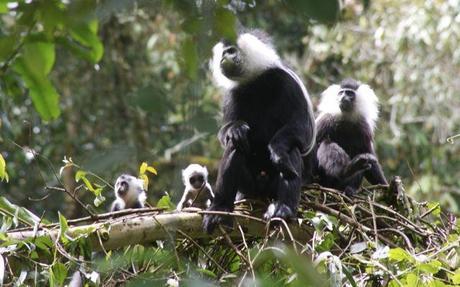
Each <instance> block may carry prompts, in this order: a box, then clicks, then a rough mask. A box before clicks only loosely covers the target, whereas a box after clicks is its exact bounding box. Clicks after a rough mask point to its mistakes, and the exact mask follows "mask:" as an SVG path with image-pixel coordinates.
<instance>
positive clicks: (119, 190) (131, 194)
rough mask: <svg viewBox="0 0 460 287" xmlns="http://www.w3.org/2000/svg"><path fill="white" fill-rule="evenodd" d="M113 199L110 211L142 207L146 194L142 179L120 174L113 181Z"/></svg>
mask: <svg viewBox="0 0 460 287" xmlns="http://www.w3.org/2000/svg"><path fill="white" fill-rule="evenodd" d="M114 191H115V197H116V199H115V201H114V202H113V203H112V206H111V208H110V211H118V210H122V209H128V208H142V207H144V205H145V201H146V199H147V194H146V193H145V190H144V181H143V180H142V179H139V178H136V177H134V176H132V175H129V174H122V175H120V176H119V177H118V178H117V180H116V182H115V189H114Z"/></svg>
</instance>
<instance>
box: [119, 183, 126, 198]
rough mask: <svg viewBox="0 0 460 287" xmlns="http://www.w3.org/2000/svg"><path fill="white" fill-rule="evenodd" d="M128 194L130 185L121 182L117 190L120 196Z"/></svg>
mask: <svg viewBox="0 0 460 287" xmlns="http://www.w3.org/2000/svg"><path fill="white" fill-rule="evenodd" d="M127 192H128V183H127V182H126V181H122V182H120V187H118V189H117V194H118V195H120V196H123V195H125V194H126V193H127Z"/></svg>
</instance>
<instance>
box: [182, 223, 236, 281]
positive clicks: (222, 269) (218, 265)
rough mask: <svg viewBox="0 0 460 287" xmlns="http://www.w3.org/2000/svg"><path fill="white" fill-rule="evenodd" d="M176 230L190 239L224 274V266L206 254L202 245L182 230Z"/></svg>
mask: <svg viewBox="0 0 460 287" xmlns="http://www.w3.org/2000/svg"><path fill="white" fill-rule="evenodd" d="M177 232H179V233H180V234H181V235H182V236H184V237H185V238H187V239H188V240H190V242H192V243H193V244H194V245H195V246H196V247H198V249H200V251H201V252H203V254H204V256H206V257H207V258H208V259H209V260H211V261H212V263H214V264H215V265H216V266H217V268H218V269H219V270H220V271H221V272H222V273H224V274H226V273H227V271H226V270H225V269H224V267H222V266H221V265H220V264H219V263H218V262H217V261H216V260H215V259H214V257H212V256H211V255H209V254H208V252H206V250H204V248H203V247H201V246H200V245H199V244H198V242H196V241H195V240H193V238H192V237H190V236H189V235H188V234H187V233H185V232H183V231H182V230H180V229H178V230H177Z"/></svg>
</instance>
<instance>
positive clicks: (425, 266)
mask: <svg viewBox="0 0 460 287" xmlns="http://www.w3.org/2000/svg"><path fill="white" fill-rule="evenodd" d="M441 266H442V263H441V262H439V261H438V260H432V261H430V262H428V263H422V264H420V265H418V266H417V269H419V270H420V271H423V272H425V273H430V274H436V273H438V271H439V270H440V269H441Z"/></svg>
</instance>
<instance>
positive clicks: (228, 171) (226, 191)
mask: <svg viewBox="0 0 460 287" xmlns="http://www.w3.org/2000/svg"><path fill="white" fill-rule="evenodd" d="M253 186H254V181H253V179H252V177H251V175H250V172H249V170H248V168H247V164H246V158H245V156H244V154H243V153H242V152H240V151H238V150H236V149H234V148H227V149H226V150H225V152H224V155H223V157H222V160H221V162H220V166H219V172H218V175H217V181H216V189H215V193H214V200H213V202H212V204H211V206H210V207H209V209H208V210H210V211H226V212H232V211H233V208H234V201H235V196H236V192H237V191H238V190H240V191H244V190H248V189H253ZM221 223H222V224H224V225H227V226H232V219H231V218H230V217H228V216H222V215H217V214H206V215H205V216H204V218H203V228H204V230H205V231H206V232H208V233H212V232H213V231H214V229H215V228H216V226H217V225H218V224H221Z"/></svg>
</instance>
